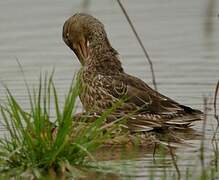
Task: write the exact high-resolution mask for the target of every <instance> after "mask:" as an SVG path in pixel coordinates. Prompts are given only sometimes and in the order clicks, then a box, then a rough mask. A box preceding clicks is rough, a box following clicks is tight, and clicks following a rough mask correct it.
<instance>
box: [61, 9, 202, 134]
mask: <svg viewBox="0 0 219 180" xmlns="http://www.w3.org/2000/svg"><path fill="white" fill-rule="evenodd" d="M63 40H64V42H65V43H66V44H67V45H68V46H69V48H70V49H71V50H73V51H74V53H75V54H76V56H77V57H78V59H79V61H80V63H81V65H82V68H81V70H80V71H79V81H80V83H81V87H82V89H81V92H80V94H79V96H80V99H81V102H82V104H83V107H84V109H85V111H86V112H87V113H90V114H93V115H94V116H95V115H97V116H98V115H99V114H101V113H102V112H103V111H105V110H107V109H109V108H111V107H113V106H114V104H115V103H117V102H119V101H121V99H123V103H122V104H121V105H120V106H119V107H117V108H116V110H114V111H113V112H112V113H111V114H110V115H109V116H108V118H107V119H108V120H109V121H112V120H116V119H118V118H121V117H126V125H127V126H128V127H129V128H130V130H131V131H148V130H151V129H154V128H162V127H178V128H180V127H187V126H189V125H190V124H191V123H192V122H193V121H196V120H200V119H201V116H202V112H201V111H199V110H196V109H192V108H190V107H188V106H184V105H181V104H179V103H177V102H176V101H174V100H172V99H170V98H168V97H166V96H164V95H162V94H160V93H159V92H157V91H155V90H153V89H152V88H150V87H149V86H148V85H147V84H146V83H145V82H144V81H142V80H140V79H139V78H137V77H134V76H132V75H129V74H127V73H125V71H124V70H123V67H122V65H121V62H120V60H119V58H118V53H117V51H116V50H115V49H114V48H112V46H111V44H110V42H109V40H108V38H107V34H106V32H105V30H104V25H103V24H102V23H101V22H100V21H99V20H98V19H96V18H94V17H93V16H91V15H88V14H83V13H77V14H75V15H73V16H72V17H70V18H69V19H68V20H66V22H65V23H64V26H63Z"/></svg>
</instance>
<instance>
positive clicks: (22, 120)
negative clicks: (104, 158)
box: [0, 75, 110, 178]
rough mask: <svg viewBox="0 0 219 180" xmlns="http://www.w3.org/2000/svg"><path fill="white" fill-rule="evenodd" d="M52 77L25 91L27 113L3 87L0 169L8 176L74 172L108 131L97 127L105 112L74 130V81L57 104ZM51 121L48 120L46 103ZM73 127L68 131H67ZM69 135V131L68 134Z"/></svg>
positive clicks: (76, 94) (81, 165) (76, 93)
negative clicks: (5, 95)
mask: <svg viewBox="0 0 219 180" xmlns="http://www.w3.org/2000/svg"><path fill="white" fill-rule="evenodd" d="M52 77H53V75H51V76H50V77H47V76H45V78H44V80H42V77H40V80H39V87H38V88H37V89H36V88H35V89H33V91H30V88H29V87H28V85H27V84H26V86H27V91H28V95H29V102H30V107H31V108H30V111H29V112H26V111H25V110H24V109H23V108H22V106H21V105H20V104H19V102H18V101H17V100H16V98H15V97H14V96H13V94H12V93H11V91H10V90H9V89H8V88H7V87H6V92H7V103H6V104H4V105H1V106H0V111H1V115H2V118H3V122H4V126H5V128H6V129H7V130H8V133H7V134H6V135H5V137H4V138H1V139H0V172H1V175H4V176H8V177H15V176H28V177H29V176H31V177H34V178H40V177H42V176H45V175H46V176H47V175H49V176H66V175H67V176H76V175H78V172H81V171H80V170H79V168H77V167H78V166H80V167H88V166H89V163H88V159H90V160H94V158H93V156H92V155H91V153H92V152H94V151H95V150H97V148H99V147H100V146H101V144H102V143H103V142H104V141H105V140H106V139H107V137H108V135H109V133H108V132H106V129H104V128H100V127H101V126H102V125H103V123H104V120H105V117H106V116H107V114H108V113H110V110H109V112H106V113H104V114H103V115H102V116H101V117H99V118H97V120H96V121H95V122H93V123H91V124H89V125H88V126H83V129H82V128H81V129H78V128H79V126H78V128H75V127H74V126H76V125H77V123H78V122H75V121H74V119H72V117H73V113H74V112H75V103H76V98H77V96H78V92H79V90H80V89H79V83H78V82H75V81H73V82H72V84H71V86H70V89H69V91H68V94H67V96H66V98H65V102H64V105H63V108H60V105H59V98H58V94H57V91H56V87H55V84H54V82H53V78H52ZM52 105H53V106H55V118H56V121H55V122H54V123H52V120H51V118H50V117H51V107H52ZM74 128H75V129H77V130H75V131H72V129H74ZM72 134H73V135H72Z"/></svg>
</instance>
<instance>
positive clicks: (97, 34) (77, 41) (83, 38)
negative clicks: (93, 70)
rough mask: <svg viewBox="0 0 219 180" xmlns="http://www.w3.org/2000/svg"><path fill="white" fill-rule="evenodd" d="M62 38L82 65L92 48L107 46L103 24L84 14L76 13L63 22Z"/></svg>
mask: <svg viewBox="0 0 219 180" xmlns="http://www.w3.org/2000/svg"><path fill="white" fill-rule="evenodd" d="M62 37H63V40H64V42H65V43H66V44H67V46H68V47H69V48H70V49H72V50H73V51H74V53H75V54H76V56H77V57H78V59H79V60H80V62H81V64H82V65H84V64H85V63H86V60H87V59H88V58H89V56H90V53H91V51H92V48H93V46H95V45H96V46H97V45H98V44H99V45H100V46H101V45H103V43H105V44H106V45H109V42H108V40H107V35H106V32H105V30H104V26H103V24H102V23H101V22H100V21H99V20H97V19H96V18H94V17H93V16H91V15H88V14H84V13H77V14H75V15H73V16H71V17H70V18H69V19H67V20H66V21H65V23H64V26H63V33H62ZM109 46H110V45H109Z"/></svg>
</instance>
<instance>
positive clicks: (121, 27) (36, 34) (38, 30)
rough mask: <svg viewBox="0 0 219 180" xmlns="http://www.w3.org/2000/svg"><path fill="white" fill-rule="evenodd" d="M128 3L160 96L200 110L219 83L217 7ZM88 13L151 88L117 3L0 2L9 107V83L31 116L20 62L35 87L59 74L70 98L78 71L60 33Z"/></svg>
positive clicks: (168, 1) (164, 1) (210, 1)
mask: <svg viewBox="0 0 219 180" xmlns="http://www.w3.org/2000/svg"><path fill="white" fill-rule="evenodd" d="M122 2H123V4H124V7H125V8H126V10H127V12H128V14H129V16H130V18H131V20H132V22H133V24H134V26H135V28H136V30H137V32H138V33H139V35H140V37H141V39H142V41H143V43H144V45H145V47H146V49H147V51H148V53H149V55H150V57H151V60H152V62H153V66H154V70H155V76H156V82H157V86H158V90H159V91H160V92H161V93H163V94H165V95H167V96H169V97H171V98H173V99H175V100H177V101H179V102H180V103H182V104H185V105H189V106H192V107H194V108H199V109H201V110H202V109H203V96H204V95H205V96H206V95H207V96H209V97H212V96H213V93H214V88H215V85H216V83H217V80H218V79H219V16H218V14H219V2H218V0H198V1H197V0H183V1H182V0H181V1H180V0H156V1H154V0H136V1H133V0H125V1H122ZM82 11H83V12H87V13H90V14H92V15H93V16H95V17H97V18H98V19H100V20H101V21H102V22H103V24H104V25H105V28H106V31H107V33H108V37H109V39H110V42H111V44H112V46H113V47H114V48H115V49H117V50H118V52H119V53H120V59H121V61H122V63H123V65H124V68H125V70H126V71H127V72H128V73H130V74H133V75H135V76H138V77H140V78H141V79H143V80H144V81H145V82H147V83H149V85H150V86H153V85H152V83H151V82H152V79H151V72H150V68H149V64H148V61H147V60H146V59H145V57H144V54H143V52H142V49H141V48H140V46H139V44H138V42H137V40H136V38H135V36H134V34H133V32H132V30H131V28H130V26H129V24H128V23H127V20H126V19H125V16H124V14H123V13H122V11H121V9H120V7H119V6H118V4H117V1H115V0H84V1H82V0H65V1H60V0H47V1H45V0H38V1H34V0H19V1H17V0H7V1H3V0H2V1H0V82H1V84H0V101H1V102H4V99H5V93H4V92H5V90H4V87H3V86H2V83H4V84H6V85H7V86H8V87H9V88H10V89H11V90H12V92H13V93H14V95H15V96H16V97H17V98H18V99H19V101H20V102H21V103H22V104H23V105H24V107H26V109H28V106H29V104H28V98H27V92H26V90H25V87H24V78H23V75H22V73H21V70H20V68H19V66H18V63H17V61H16V59H18V60H19V62H20V63H21V65H22V67H23V69H24V72H25V76H26V79H27V81H28V83H29V84H30V85H31V86H32V85H34V84H38V79H39V75H40V73H42V74H44V73H45V72H46V71H48V72H51V71H52V69H53V68H54V69H55V82H56V86H57V89H58V93H59V94H60V97H61V98H62V99H63V98H64V95H65V93H66V91H67V90H68V87H69V85H70V82H71V80H72V78H73V76H74V75H75V73H76V72H77V70H78V69H79V68H80V64H79V62H78V60H77V59H76V56H75V55H74V54H73V52H71V51H70V49H69V48H67V46H66V45H65V44H64V42H63V41H62V26H63V23H64V21H65V20H66V19H67V18H68V17H69V16H71V15H73V14H74V13H76V12H82ZM62 99H61V101H62ZM80 110H81V105H80V104H79V105H78V111H80ZM197 128H199V127H197ZM2 132H3V129H2V130H1V133H2ZM210 132H211V131H210V130H209V136H210ZM207 134H208V133H207Z"/></svg>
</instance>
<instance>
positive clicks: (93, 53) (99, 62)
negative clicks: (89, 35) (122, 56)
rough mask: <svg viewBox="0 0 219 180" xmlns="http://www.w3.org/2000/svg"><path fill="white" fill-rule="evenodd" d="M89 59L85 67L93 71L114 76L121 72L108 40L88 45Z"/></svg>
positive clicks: (120, 66)
mask: <svg viewBox="0 0 219 180" xmlns="http://www.w3.org/2000/svg"><path fill="white" fill-rule="evenodd" d="M89 47H90V58H89V61H88V63H87V64H86V66H88V67H91V68H93V69H94V71H96V72H98V73H104V74H116V73H120V72H123V68H122V65H121V62H120V61H119V59H118V53H117V51H116V50H115V49H113V48H112V47H111V45H110V44H109V42H108V40H106V41H102V42H97V41H94V42H92V43H90V45H89Z"/></svg>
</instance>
